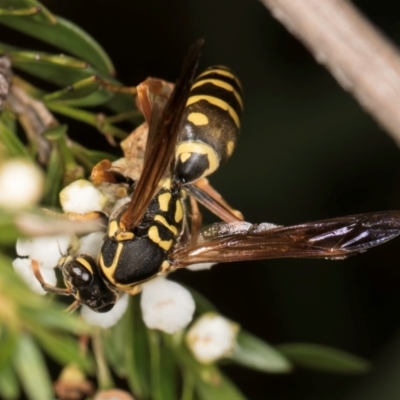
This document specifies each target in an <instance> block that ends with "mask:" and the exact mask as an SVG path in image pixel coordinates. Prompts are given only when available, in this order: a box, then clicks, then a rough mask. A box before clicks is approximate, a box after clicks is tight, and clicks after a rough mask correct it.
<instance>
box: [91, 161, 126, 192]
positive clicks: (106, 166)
mask: <svg viewBox="0 0 400 400" xmlns="http://www.w3.org/2000/svg"><path fill="white" fill-rule="evenodd" d="M111 168H112V165H111V161H110V160H102V161H100V162H99V163H97V164H96V165H95V166H94V167H93V169H92V173H91V174H90V179H91V181H92V182H93V184H94V185H95V186H99V185H100V184H102V183H126V184H127V185H128V186H132V185H133V184H134V181H133V180H132V179H131V178H128V177H127V176H125V175H122V174H121V173H120V172H118V171H115V170H112V169H111Z"/></svg>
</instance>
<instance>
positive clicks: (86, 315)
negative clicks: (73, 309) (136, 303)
mask: <svg viewBox="0 0 400 400" xmlns="http://www.w3.org/2000/svg"><path fill="white" fill-rule="evenodd" d="M128 302H129V295H127V294H125V293H124V294H122V295H121V296H120V298H119V299H118V301H117V302H116V303H115V306H114V307H113V308H112V309H111V310H110V311H107V312H104V313H98V312H96V311H93V310H92V309H91V308H89V307H87V306H82V308H81V316H82V318H83V319H84V320H85V321H86V322H87V323H89V324H90V325H95V326H100V327H101V328H103V329H107V328H110V327H111V326H113V325H115V324H116V323H117V322H118V321H119V320H120V319H121V318H122V316H123V315H124V314H125V311H126V309H127V308H128Z"/></svg>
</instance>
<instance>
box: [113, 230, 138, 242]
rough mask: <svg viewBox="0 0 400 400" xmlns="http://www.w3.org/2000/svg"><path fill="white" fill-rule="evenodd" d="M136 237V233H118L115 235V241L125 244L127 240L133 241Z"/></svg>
mask: <svg viewBox="0 0 400 400" xmlns="http://www.w3.org/2000/svg"><path fill="white" fill-rule="evenodd" d="M134 237H135V235H134V233H133V232H129V231H122V232H118V233H117V234H116V235H115V239H117V240H118V242H124V241H125V240H132V239H133V238H134Z"/></svg>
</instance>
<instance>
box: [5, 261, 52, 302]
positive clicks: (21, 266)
mask: <svg viewBox="0 0 400 400" xmlns="http://www.w3.org/2000/svg"><path fill="white" fill-rule="evenodd" d="M12 265H13V267H14V270H15V272H17V273H18V275H20V276H21V278H22V279H23V280H24V281H25V282H26V284H27V285H28V286H29V287H30V288H31V289H32V290H33V291H34V292H36V293H38V294H46V293H47V292H46V291H44V290H43V288H42V285H41V284H40V283H39V281H38V280H37V279H36V276H35V275H34V274H33V269H32V265H31V259H29V258H16V259H15V260H14V261H13V263H12ZM39 270H40V273H41V274H42V277H43V279H44V281H45V282H46V283H48V284H50V285H53V286H54V285H55V284H56V283H57V278H56V273H55V271H54V269H49V268H40V267H39Z"/></svg>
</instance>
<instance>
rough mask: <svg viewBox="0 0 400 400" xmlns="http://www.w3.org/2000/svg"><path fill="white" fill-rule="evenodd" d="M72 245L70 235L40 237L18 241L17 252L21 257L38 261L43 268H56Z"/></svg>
mask: <svg viewBox="0 0 400 400" xmlns="http://www.w3.org/2000/svg"><path fill="white" fill-rule="evenodd" d="M70 243H71V236H70V235H54V236H40V237H36V238H31V239H18V240H17V245H16V250H17V254H18V255H19V256H21V257H29V258H30V259H31V260H35V261H37V262H38V264H39V267H41V268H55V267H56V266H57V264H58V260H59V259H60V258H61V257H62V256H64V255H65V254H66V253H67V250H68V247H69V245H70Z"/></svg>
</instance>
